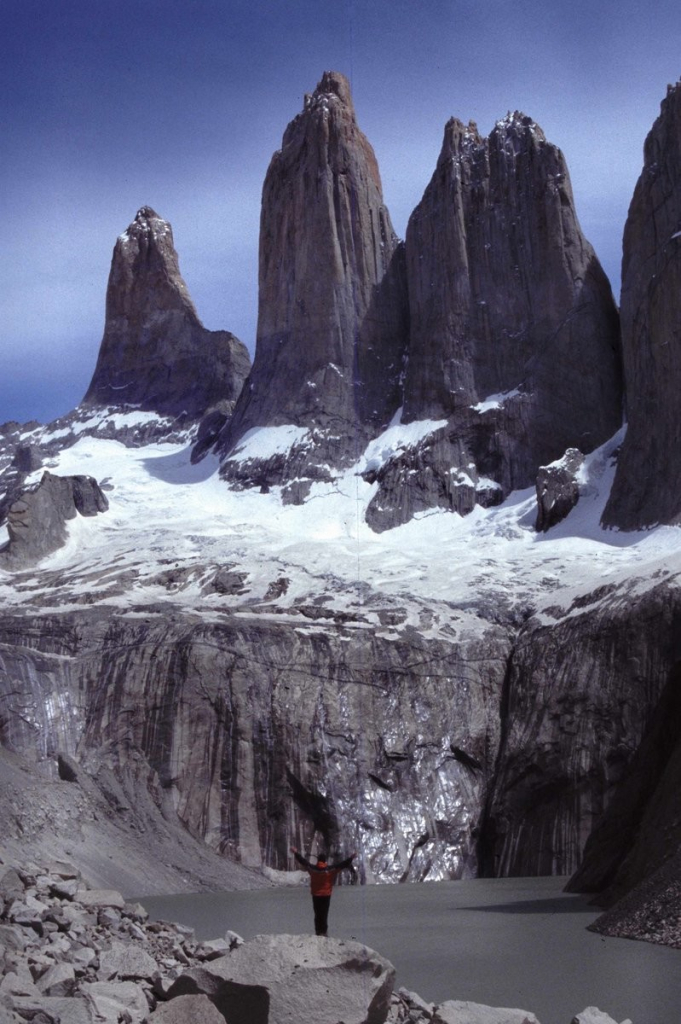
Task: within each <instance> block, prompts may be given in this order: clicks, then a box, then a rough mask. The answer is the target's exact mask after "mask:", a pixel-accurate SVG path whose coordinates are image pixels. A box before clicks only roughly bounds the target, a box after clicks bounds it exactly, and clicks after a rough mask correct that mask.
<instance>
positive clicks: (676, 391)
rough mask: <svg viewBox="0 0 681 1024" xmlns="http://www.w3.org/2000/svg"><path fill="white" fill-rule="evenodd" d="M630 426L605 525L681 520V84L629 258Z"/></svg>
mask: <svg viewBox="0 0 681 1024" xmlns="http://www.w3.org/2000/svg"><path fill="white" fill-rule="evenodd" d="M621 317H622V345H623V354H624V379H625V391H626V406H627V421H628V426H627V433H626V437H625V439H624V443H623V445H622V449H621V452H620V456H619V459H618V463H617V472H616V474H615V481H614V485H613V489H612V493H611V495H610V500H609V501H608V504H607V506H606V508H605V512H604V515H603V521H604V524H605V525H607V526H617V527H620V528H621V529H623V530H635V529H639V528H641V527H647V526H654V525H655V524H657V523H679V522H681V455H680V451H681V328H680V324H681V82H677V84H676V85H674V86H669V87H668V90H667V96H666V98H665V99H664V100H663V101H662V105H661V109H660V115H659V117H658V118H657V120H656V121H655V124H654V125H653V127H652V129H651V131H650V134H649V135H648V137H647V139H646V142H645V148H644V164H643V170H642V172H641V176H640V178H639V180H638V183H637V185H636V188H635V190H634V195H633V198H632V201H631V206H630V207H629V216H628V218H627V223H626V226H625V229H624V242H623V256H622V299H621Z"/></svg>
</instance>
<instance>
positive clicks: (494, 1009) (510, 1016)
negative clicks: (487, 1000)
mask: <svg viewBox="0 0 681 1024" xmlns="http://www.w3.org/2000/svg"><path fill="white" fill-rule="evenodd" d="M432 1024H539V1021H538V1020H537V1018H536V1017H535V1015H534V1014H533V1013H530V1012H529V1010H511V1009H507V1008H506V1007H500V1006H485V1005H484V1004H483V1003H469V1002H461V1001H459V1000H456V999H451V1000H449V1001H448V1002H446V1003H441V1004H440V1005H439V1006H437V1007H436V1008H435V1013H434V1014H433V1019H432Z"/></svg>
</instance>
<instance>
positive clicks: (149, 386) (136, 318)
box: [83, 206, 250, 419]
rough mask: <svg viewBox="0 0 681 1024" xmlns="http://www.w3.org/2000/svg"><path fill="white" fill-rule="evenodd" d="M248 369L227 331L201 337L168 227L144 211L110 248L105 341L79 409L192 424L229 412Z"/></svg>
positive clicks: (242, 349) (147, 208)
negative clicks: (135, 412)
mask: <svg viewBox="0 0 681 1024" xmlns="http://www.w3.org/2000/svg"><path fill="white" fill-rule="evenodd" d="M249 368H250V359H249V356H248V352H247V350H246V347H245V346H244V345H243V344H242V343H241V342H240V341H239V340H238V338H235V337H234V335H233V334H230V333H229V331H208V330H206V328H205V327H204V326H203V325H202V323H201V321H200V320H199V317H198V314H197V312H196V309H195V308H194V304H193V302H192V300H191V298H190V296H189V292H188V291H187V286H186V284H185V283H184V281H183V279H182V276H181V275H180V268H179V263H178V258H177V253H176V251H175V248H174V245H173V232H172V228H171V227H170V224H169V223H168V221H166V220H163V218H162V217H159V215H158V214H157V213H156V212H155V211H154V210H152V209H151V207H150V206H143V207H142V208H141V210H138V212H137V215H136V216H135V219H134V221H133V222H132V224H130V225H129V227H128V228H127V229H126V230H125V231H124V232H123V234H122V235H120V236H119V238H118V240H117V241H116V245H115V247H114V252H113V259H112V261H111V272H110V274H109V284H108V288H107V293H106V321H105V325H104V337H103V338H102V343H101V346H100V350H99V356H98V359H97V365H96V367H95V372H94V375H93V377H92V381H91V382H90V386H89V388H88V390H87V393H86V395H85V398H84V399H83V404H84V405H90V406H92V405H94V406H132V407H136V408H139V409H142V410H145V411H153V412H157V413H160V414H162V415H167V416H173V417H180V416H184V417H185V418H187V419H198V418H199V417H200V416H202V415H203V413H205V412H206V411H207V410H208V409H209V408H210V407H211V406H213V405H215V404H216V403H218V402H224V401H227V402H229V403H231V406H233V404H234V402H235V401H236V398H237V396H238V394H239V392H240V391H241V387H242V384H243V381H244V379H245V378H246V376H247V374H248V371H249Z"/></svg>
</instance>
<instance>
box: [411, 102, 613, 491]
mask: <svg viewBox="0 0 681 1024" xmlns="http://www.w3.org/2000/svg"><path fill="white" fill-rule="evenodd" d="M407 263H408V281H409V300H410V309H411V341H410V351H409V367H408V372H407V379H406V385H405V418H407V419H422V418H425V417H428V416H432V417H436V418H437V417H442V416H445V417H446V416H449V415H450V414H451V413H452V412H455V411H457V410H459V409H462V408H468V407H469V406H471V405H475V404H476V403H478V402H480V401H482V400H484V399H486V398H487V397H488V396H489V395H497V394H500V393H505V392H510V391H514V390H518V391H520V392H521V393H523V394H525V395H526V396H528V397H529V396H532V398H531V404H532V410H531V412H530V413H529V422H528V424H527V425H528V428H529V436H528V437H527V442H528V447H529V448H530V450H531V457H530V462H531V463H533V464H534V466H536V465H537V464H538V463H540V462H542V461H546V460H549V459H552V458H557V457H558V456H560V455H562V454H563V452H564V451H565V450H566V448H568V447H570V446H573V447H578V448H581V449H582V450H584V451H590V450H591V449H593V448H594V447H596V446H597V445H598V444H600V443H601V442H602V441H604V440H605V439H606V438H607V437H609V436H610V435H611V434H613V433H614V432H615V430H616V429H617V427H618V426H619V423H620V416H621V412H620V407H621V385H620V371H619V356H618V328H617V314H616V310H615V305H614V302H613V298H612V293H611V290H610V285H609V283H608V281H607V278H606V277H605V274H604V273H603V271H602V269H601V267H600V264H599V262H598V260H597V258H596V256H595V254H594V251H593V249H592V248H591V246H590V245H589V243H588V242H587V241H586V239H585V238H584V236H583V234H582V232H581V230H580V227H579V223H578V221H577V216H576V213H575V208H574V201H573V197H572V190H571V187H570V180H569V176H568V170H567V166H566V163H565V160H564V158H563V155H562V153H561V151H560V150H559V149H558V148H557V147H556V146H553V145H551V144H550V143H549V142H547V141H546V137H545V135H544V133H543V131H542V130H541V128H540V127H539V126H538V125H537V124H535V123H534V121H532V119H531V118H530V117H527V116H525V115H524V114H522V113H519V112H518V111H516V112H514V113H512V114H511V113H510V114H508V115H507V116H506V117H505V118H503V119H502V120H500V121H498V122H497V123H496V125H495V127H494V129H493V130H492V132H491V134H490V136H489V138H482V137H481V136H480V134H479V133H478V131H477V128H476V126H475V124H473V123H470V124H469V125H467V126H466V125H464V124H462V123H461V122H460V121H458V120H456V119H452V120H450V121H449V122H448V124H447V125H446V127H445V134H444V142H443V146H442V152H441V153H440V158H439V160H438V163H437V167H436V170H435V173H434V175H433V178H432V180H431V182H430V184H429V185H428V188H427V189H426V192H425V194H424V196H423V199H422V201H421V203H420V204H419V206H418V207H417V208H416V210H415V211H414V213H413V214H412V217H411V219H410V221H409V226H408V229H407ZM522 477H523V473H521V474H520V477H519V478H518V480H517V483H518V484H527V483H529V482H530V481H529V480H528V479H527V478H525V479H522Z"/></svg>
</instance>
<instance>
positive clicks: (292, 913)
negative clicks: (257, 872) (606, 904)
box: [139, 878, 681, 1024]
mask: <svg viewBox="0 0 681 1024" xmlns="http://www.w3.org/2000/svg"><path fill="white" fill-rule="evenodd" d="M565 881H566V879H560V878H504V879H475V880H471V881H461V882H431V883H423V884H420V885H373V886H346V887H341V888H337V889H336V890H335V891H334V895H333V899H332V901H331V912H330V914H329V934H330V935H332V936H335V937H337V938H345V939H350V938H354V939H357V940H358V941H360V942H363V943H364V944H365V945H367V946H370V947H371V948H372V949H375V950H377V951H378V952H379V953H381V954H382V955H383V956H385V957H387V958H388V960H390V961H392V963H393V964H394V966H395V968H396V970H397V981H396V984H395V988H398V987H399V986H404V987H405V988H408V989H411V990H412V991H415V992H418V993H419V995H421V996H422V997H423V998H424V999H427V1000H429V1001H431V1002H444V1000H446V999H468V1000H471V1001H473V1002H478V1003H487V1004H488V1005H491V1006H510V1007H520V1008H522V1009H525V1010H532V1011H533V1012H534V1013H535V1014H536V1015H537V1017H538V1018H539V1020H540V1022H541V1024H570V1021H571V1020H572V1018H573V1016H574V1015H575V1014H577V1013H578V1012H580V1011H581V1010H583V1009H585V1007H587V1006H598V1007H599V1009H601V1010H604V1011H606V1012H607V1013H609V1014H610V1016H611V1017H613V1018H614V1019H615V1020H616V1021H618V1022H620V1021H623V1020H625V1019H626V1018H627V1017H628V1018H630V1019H631V1021H632V1022H633V1024H681V950H675V949H668V948H666V947H663V946H655V945H652V944H651V943H648V942H633V941H631V940H628V939H611V938H604V937H603V936H600V935H595V934H593V933H591V932H588V931H586V926H587V925H588V924H590V923H591V922H592V921H594V920H595V919H596V917H597V916H598V911H597V910H595V909H594V908H593V907H591V906H589V904H588V903H587V901H586V900H585V899H583V898H582V897H580V896H574V895H568V894H566V893H564V892H562V887H563V885H564V884H565ZM139 900H140V902H141V903H143V904H144V906H145V907H146V908H147V910H148V911H149V913H150V915H151V916H152V918H154V919H156V920H166V921H179V922H182V923H183V924H187V925H190V926H192V927H193V928H195V930H196V934H197V937H198V938H203V939H208V938H217V937H219V936H222V935H224V933H225V931H226V930H228V929H231V930H232V931H235V932H238V933H239V934H240V935H242V936H243V937H244V938H245V939H249V938H252V937H253V936H254V935H259V934H262V933H285V934H299V933H305V932H312V931H313V928H312V901H311V899H310V896H309V892H308V890H307V889H306V888H302V887H301V888H297V887H296V888H273V889H266V890H256V891H251V892H224V893H199V894H195V895H181V896H148V897H145V896H141V897H139Z"/></svg>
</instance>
